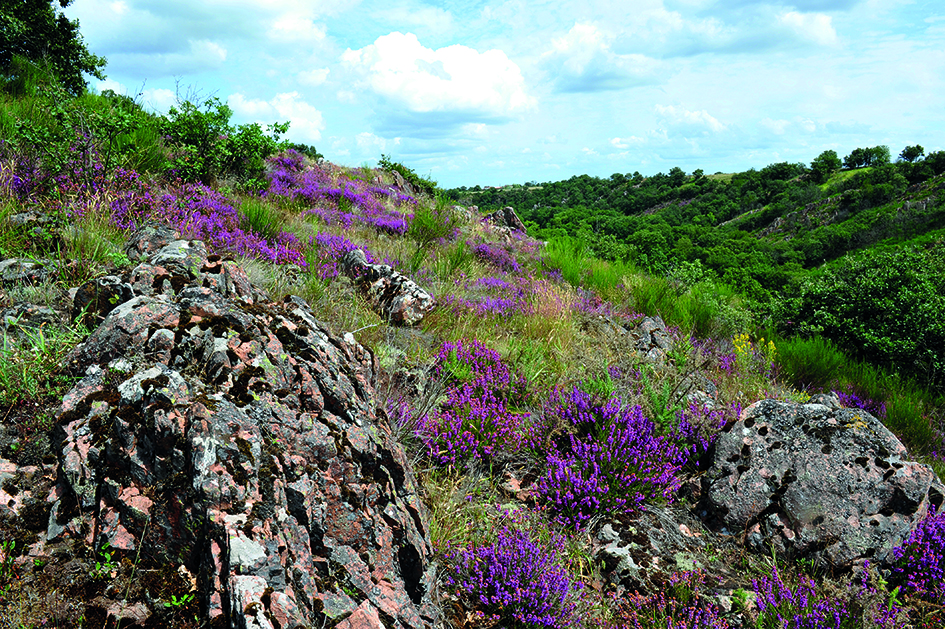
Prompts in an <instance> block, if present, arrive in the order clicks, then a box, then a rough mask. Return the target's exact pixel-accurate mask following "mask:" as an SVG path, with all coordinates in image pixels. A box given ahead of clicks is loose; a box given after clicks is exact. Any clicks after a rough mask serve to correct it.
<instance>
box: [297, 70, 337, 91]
mask: <svg viewBox="0 0 945 629" xmlns="http://www.w3.org/2000/svg"><path fill="white" fill-rule="evenodd" d="M330 73H331V70H329V69H328V68H316V69H314V70H303V71H302V72H299V73H298V75H297V76H298V79H299V83H301V84H302V85H308V86H310V87H318V86H319V85H321V84H322V83H324V82H325V81H327V80H328V75H329V74H330Z"/></svg>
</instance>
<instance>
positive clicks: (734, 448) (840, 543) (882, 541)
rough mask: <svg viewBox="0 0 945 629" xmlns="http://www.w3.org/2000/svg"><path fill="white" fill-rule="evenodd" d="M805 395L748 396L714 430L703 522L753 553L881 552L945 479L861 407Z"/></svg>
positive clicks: (855, 555)
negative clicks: (730, 420) (793, 399)
mask: <svg viewBox="0 0 945 629" xmlns="http://www.w3.org/2000/svg"><path fill="white" fill-rule="evenodd" d="M814 401H815V402H820V403H813V404H793V403H788V402H779V401H775V400H764V401H761V402H757V403H755V404H752V405H751V406H749V407H748V408H746V409H745V410H744V411H742V414H741V417H740V418H739V420H738V421H737V422H736V423H735V424H734V425H732V426H731V428H730V429H729V430H727V431H726V432H723V433H722V434H721V435H720V437H719V440H718V441H717V443H716V451H715V456H714V460H713V463H712V467H711V469H710V470H709V472H708V473H707V475H706V476H705V478H704V480H703V490H704V496H705V499H706V502H707V504H706V510H707V512H708V516H709V518H710V521H711V520H716V521H717V522H716V523H717V524H718V525H720V526H723V527H726V528H727V529H728V530H729V531H730V532H731V533H732V534H735V535H741V534H744V535H745V541H746V543H747V544H748V545H749V546H750V547H753V548H755V549H756V550H759V551H762V552H770V549H771V547H774V549H775V550H776V551H777V552H779V553H784V554H787V555H790V556H808V557H813V558H818V559H824V560H826V561H828V562H830V563H831V564H833V565H835V566H839V567H849V566H851V565H852V564H853V563H854V562H858V561H861V560H863V559H867V558H868V559H870V560H871V561H883V560H885V559H886V558H887V556H888V555H889V552H890V551H891V550H892V548H894V547H895V546H897V545H899V544H901V543H902V541H903V540H904V539H905V538H906V536H907V535H908V534H909V532H910V530H911V529H912V528H913V527H914V526H915V525H916V524H917V523H918V522H919V521H920V520H921V519H922V518H924V517H925V515H926V513H927V512H928V509H929V506H930V505H940V504H941V503H942V499H943V496H945V488H943V486H942V484H941V483H940V482H939V481H938V480H937V478H936V476H935V473H934V472H933V471H932V469H931V468H930V467H928V466H927V465H922V464H920V463H915V462H912V461H908V460H906V457H907V452H906V449H905V447H904V446H903V445H902V443H901V442H900V441H899V440H898V439H897V438H896V437H895V436H894V435H893V434H892V433H891V432H889V430H887V429H886V427H885V426H883V425H882V423H881V422H880V421H879V420H878V419H876V418H875V417H873V416H872V415H870V414H869V413H867V412H865V411H862V410H860V409H856V408H850V409H844V408H840V404H839V401H838V400H837V399H836V398H835V397H833V396H821V397H820V398H819V399H816V400H814Z"/></svg>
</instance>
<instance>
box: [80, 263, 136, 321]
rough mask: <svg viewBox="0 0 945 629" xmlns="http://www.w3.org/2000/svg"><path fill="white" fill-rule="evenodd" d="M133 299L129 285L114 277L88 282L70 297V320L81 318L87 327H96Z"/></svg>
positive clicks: (132, 291)
mask: <svg viewBox="0 0 945 629" xmlns="http://www.w3.org/2000/svg"><path fill="white" fill-rule="evenodd" d="M133 297H134V290H133V289H132V287H131V284H128V283H127V282H123V281H121V279H120V278H117V277H115V276H114V275H106V276H105V277H99V278H96V279H94V280H89V281H88V282H86V283H85V284H83V285H82V286H80V287H79V289H78V290H77V291H76V292H75V295H74V296H73V297H72V318H73V319H78V318H80V317H82V321H83V323H85V324H86V325H87V326H89V327H93V326H95V325H98V324H99V323H101V322H102V321H103V320H104V319H105V315H107V314H108V313H109V312H111V311H112V310H114V309H115V307H116V306H119V305H121V304H123V303H125V302H126V301H128V300H130V299H132V298H133Z"/></svg>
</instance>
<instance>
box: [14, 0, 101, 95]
mask: <svg viewBox="0 0 945 629" xmlns="http://www.w3.org/2000/svg"><path fill="white" fill-rule="evenodd" d="M57 1H58V3H59V6H60V7H61V8H65V7H67V6H69V5H70V4H71V3H72V0H57ZM53 4H54V3H53V2H50V0H0V68H2V72H3V74H4V76H6V77H7V78H8V79H10V78H13V77H12V73H13V72H14V71H15V70H14V68H15V66H14V64H13V60H14V58H15V57H17V56H20V57H23V58H25V59H28V60H30V61H41V60H45V61H47V62H48V63H49V64H50V65H51V66H52V68H53V69H54V70H55V73H56V75H57V76H58V77H59V81H60V82H61V83H62V85H63V86H64V87H65V88H66V89H67V90H69V91H70V92H72V93H73V94H75V95H78V94H81V93H82V92H84V91H85V88H86V83H85V79H84V78H83V76H82V74H83V73H88V74H91V75H92V76H94V77H95V78H98V79H104V78H105V75H104V74H103V73H102V68H104V67H105V59H104V58H102V57H98V56H96V55H93V54H92V53H90V52H89V50H88V48H86V47H85V42H84V41H83V40H82V35H81V34H79V21H78V20H70V19H69V18H67V17H66V16H65V15H64V14H63V13H61V12H60V11H57V10H56V9H55V7H54V6H53Z"/></svg>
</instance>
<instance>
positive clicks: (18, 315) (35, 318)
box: [0, 304, 59, 334]
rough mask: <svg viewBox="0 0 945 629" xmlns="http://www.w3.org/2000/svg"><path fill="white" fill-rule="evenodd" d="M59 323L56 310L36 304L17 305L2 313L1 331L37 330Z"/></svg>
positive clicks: (0, 317)
mask: <svg viewBox="0 0 945 629" xmlns="http://www.w3.org/2000/svg"><path fill="white" fill-rule="evenodd" d="M57 321H59V315H58V314H57V313H56V311H55V310H53V309H51V308H47V307H46V306H39V305H36V304H17V305H16V306H14V307H12V308H7V309H6V310H4V311H3V312H0V331H3V332H8V333H11V334H12V333H15V332H16V331H17V330H35V329H38V328H42V327H43V326H47V325H54V324H55V323H56V322H57Z"/></svg>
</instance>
